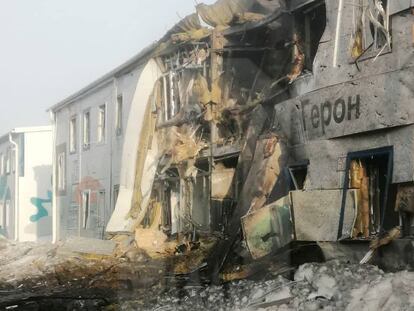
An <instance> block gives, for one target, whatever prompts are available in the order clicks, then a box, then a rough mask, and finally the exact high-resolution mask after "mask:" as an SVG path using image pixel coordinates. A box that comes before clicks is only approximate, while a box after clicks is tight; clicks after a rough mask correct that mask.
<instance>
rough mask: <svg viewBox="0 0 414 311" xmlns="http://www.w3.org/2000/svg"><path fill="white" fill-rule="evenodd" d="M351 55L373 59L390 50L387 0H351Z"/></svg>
mask: <svg viewBox="0 0 414 311" xmlns="http://www.w3.org/2000/svg"><path fill="white" fill-rule="evenodd" d="M352 7H353V18H354V20H353V32H352V36H351V43H352V44H351V47H352V49H351V55H352V58H353V59H359V58H361V57H362V56H363V55H364V54H365V55H366V56H367V58H368V57H373V56H377V55H379V54H381V53H382V52H384V51H390V49H391V35H390V20H389V14H388V12H389V10H388V1H387V0H353V3H352Z"/></svg>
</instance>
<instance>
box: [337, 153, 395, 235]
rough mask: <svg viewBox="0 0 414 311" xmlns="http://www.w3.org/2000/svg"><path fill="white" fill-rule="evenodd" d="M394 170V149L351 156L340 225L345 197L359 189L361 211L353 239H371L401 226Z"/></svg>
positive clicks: (355, 223)
mask: <svg viewBox="0 0 414 311" xmlns="http://www.w3.org/2000/svg"><path fill="white" fill-rule="evenodd" d="M392 171H393V148H392V147H385V148H380V149H373V150H366V151H360V152H352V153H349V154H348V157H347V168H346V172H347V173H346V174H345V183H344V195H343V201H342V207H341V219H340V222H342V221H343V212H344V206H345V200H346V197H345V194H346V192H347V190H348V189H355V190H357V192H356V193H357V204H356V206H357V208H358V210H357V216H356V219H355V222H354V228H353V233H352V238H354V239H359V238H363V239H369V238H372V237H373V236H375V235H377V234H380V233H383V231H384V230H387V229H390V228H393V227H395V226H398V225H399V216H398V213H396V212H395V211H394V209H393V202H391V200H392V199H393V198H392V197H391V194H392V193H393V192H394V193H395V191H392V189H393V186H392V185H391V181H392ZM394 198H395V195H394ZM390 202H391V203H390ZM341 225H342V224H341V223H340V230H342V228H341ZM339 232H341V231H339ZM339 232H338V238H340V234H339Z"/></svg>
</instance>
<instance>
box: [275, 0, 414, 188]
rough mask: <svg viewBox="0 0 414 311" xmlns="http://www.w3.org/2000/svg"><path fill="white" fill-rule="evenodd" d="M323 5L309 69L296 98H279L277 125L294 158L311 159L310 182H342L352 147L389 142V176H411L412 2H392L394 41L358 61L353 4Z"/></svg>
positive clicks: (325, 184) (297, 86)
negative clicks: (353, 49) (323, 20)
mask: <svg viewBox="0 0 414 311" xmlns="http://www.w3.org/2000/svg"><path fill="white" fill-rule="evenodd" d="M325 4H326V12H327V23H326V29H325V32H324V34H323V36H322V38H321V40H320V43H319V47H318V52H317V53H316V56H315V59H314V62H313V69H312V72H309V73H306V74H304V75H302V76H301V77H299V78H298V80H296V81H295V82H294V83H293V84H292V85H291V87H290V92H291V94H293V95H294V96H292V99H289V100H287V101H284V102H281V103H278V104H276V105H275V127H276V128H278V129H279V130H280V132H281V133H283V135H285V136H286V137H287V138H288V141H289V144H290V151H291V155H292V160H291V161H292V163H298V162H303V161H304V160H309V167H308V179H307V183H306V186H305V187H306V189H308V190H316V189H339V188H342V186H343V181H344V175H345V172H344V171H345V167H344V163H345V162H344V159H346V157H347V154H348V153H350V152H356V151H363V150H369V149H374V148H381V147H392V148H393V152H394V159H393V176H392V182H393V183H403V182H411V181H413V180H414V167H413V155H412V150H413V148H414V145H413V129H414V128H413V126H412V124H413V123H414V117H413V114H412V112H413V110H412V109H413V108H412V98H413V95H414V94H413V93H414V90H413V88H412V85H413V82H414V70H413V68H414V58H413V45H412V44H413V43H412V30H411V28H410V27H407V25H412V23H413V22H414V15H412V14H411V12H410V10H408V8H409V7H410V6H411V4H410V3H407V4H406V5H405V6H404V5H401V7H398V6H395V4H393V5H390V8H389V12H390V16H389V19H390V25H391V28H390V34H391V38H392V48H390V49H389V50H386V52H383V53H381V54H380V55H379V56H378V57H376V56H377V55H378V53H379V51H376V52H375V51H374V53H373V51H370V53H367V54H366V55H364V57H361V58H360V59H359V60H358V63H357V64H355V62H354V61H353V60H352V58H351V56H350V44H351V42H352V33H353V31H354V29H353V10H354V8H355V7H354V6H353V4H352V3H348V2H342V1H326V2H325ZM339 5H341V6H339ZM338 29H339V32H338V33H337V32H336V31H337V30H338Z"/></svg>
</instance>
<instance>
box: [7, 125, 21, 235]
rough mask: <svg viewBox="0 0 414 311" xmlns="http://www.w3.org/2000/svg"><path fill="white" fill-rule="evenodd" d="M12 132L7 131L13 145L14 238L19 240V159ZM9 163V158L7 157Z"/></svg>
mask: <svg viewBox="0 0 414 311" xmlns="http://www.w3.org/2000/svg"><path fill="white" fill-rule="evenodd" d="M12 133H13V132H11V133H9V142H10V143H11V144H12V145H13V147H14V166H15V170H14V239H15V240H16V241H18V240H19V220H20V217H19V216H20V215H19V213H20V208H19V165H18V164H17V161H18V159H19V145H18V144H17V143H16V142H15V141H14V140H13V138H12ZM9 161H10V162H9V163H10V164H11V159H9Z"/></svg>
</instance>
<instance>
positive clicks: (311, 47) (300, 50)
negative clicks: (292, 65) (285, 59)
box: [293, 1, 326, 71]
mask: <svg viewBox="0 0 414 311" xmlns="http://www.w3.org/2000/svg"><path fill="white" fill-rule="evenodd" d="M294 16H295V22H294V30H295V35H294V38H293V41H294V42H295V49H294V50H295V51H294V54H295V55H294V59H296V58H297V57H298V54H304V57H305V59H304V69H306V70H308V71H312V67H313V60H314V59H315V56H316V52H317V51H318V47H319V41H320V40H321V38H322V35H323V33H324V31H325V27H326V6H325V1H313V2H312V3H311V4H309V5H307V6H304V7H301V8H300V9H298V10H297V11H295V13H294Z"/></svg>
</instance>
